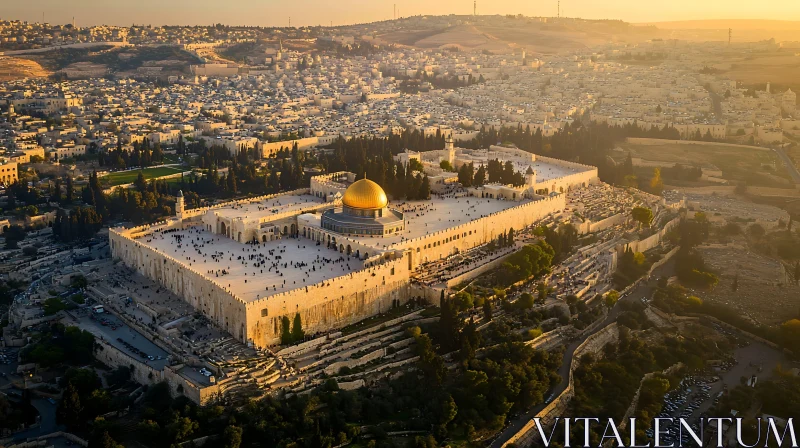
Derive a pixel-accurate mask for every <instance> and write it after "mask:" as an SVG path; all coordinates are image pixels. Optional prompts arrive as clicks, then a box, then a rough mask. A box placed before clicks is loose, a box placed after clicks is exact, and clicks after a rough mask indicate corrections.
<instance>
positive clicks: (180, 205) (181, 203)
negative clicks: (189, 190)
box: [175, 190, 185, 221]
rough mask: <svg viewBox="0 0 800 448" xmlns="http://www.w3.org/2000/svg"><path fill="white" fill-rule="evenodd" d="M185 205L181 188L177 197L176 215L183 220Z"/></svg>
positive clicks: (179, 219)
mask: <svg viewBox="0 0 800 448" xmlns="http://www.w3.org/2000/svg"><path fill="white" fill-rule="evenodd" d="M184 206H185V204H184V201H183V190H179V191H178V196H177V197H176V198H175V217H176V218H178V221H183V211H184Z"/></svg>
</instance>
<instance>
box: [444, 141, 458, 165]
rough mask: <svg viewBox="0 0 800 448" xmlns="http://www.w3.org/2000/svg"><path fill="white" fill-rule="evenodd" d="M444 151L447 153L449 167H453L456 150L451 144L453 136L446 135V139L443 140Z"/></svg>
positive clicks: (452, 143)
mask: <svg viewBox="0 0 800 448" xmlns="http://www.w3.org/2000/svg"><path fill="white" fill-rule="evenodd" d="M444 150H445V151H447V161H448V162H450V166H455V165H454V164H455V163H456V148H455V144H454V142H453V135H452V134H451V135H448V136H447V138H446V139H445V140H444Z"/></svg>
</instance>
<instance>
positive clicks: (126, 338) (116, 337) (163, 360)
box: [73, 308, 169, 370]
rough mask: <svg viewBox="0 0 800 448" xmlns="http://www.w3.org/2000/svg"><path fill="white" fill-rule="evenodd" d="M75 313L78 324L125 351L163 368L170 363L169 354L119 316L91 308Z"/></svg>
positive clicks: (157, 367)
mask: <svg viewBox="0 0 800 448" xmlns="http://www.w3.org/2000/svg"><path fill="white" fill-rule="evenodd" d="M73 315H75V316H76V318H77V320H78V325H79V326H80V327H81V328H82V329H84V330H86V331H89V332H91V333H92V334H94V335H95V337H97V338H101V339H103V340H105V341H106V342H108V343H110V344H111V345H113V346H114V347H116V348H118V349H120V350H121V351H123V352H124V353H126V354H128V355H130V356H132V357H134V358H136V359H139V360H141V361H142V362H145V363H146V364H149V365H150V366H152V367H153V368H154V369H156V370H161V369H163V368H164V366H166V365H168V364H169V360H168V357H169V354H168V353H167V352H166V351H165V350H164V349H162V348H161V347H159V346H157V345H155V344H154V343H152V342H150V341H149V340H148V339H147V338H146V337H144V336H143V335H142V334H140V333H139V332H137V331H136V330H134V329H132V328H131V327H129V326H128V325H126V324H125V323H124V322H122V321H121V320H120V319H118V318H117V317H115V316H113V315H111V314H108V313H102V314H94V313H92V311H91V309H90V308H83V309H80V310H75V311H74V312H73Z"/></svg>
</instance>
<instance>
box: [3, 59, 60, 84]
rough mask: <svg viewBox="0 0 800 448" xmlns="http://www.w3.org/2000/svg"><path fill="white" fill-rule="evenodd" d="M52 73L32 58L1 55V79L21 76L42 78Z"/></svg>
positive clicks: (9, 79) (5, 79)
mask: <svg viewBox="0 0 800 448" xmlns="http://www.w3.org/2000/svg"><path fill="white" fill-rule="evenodd" d="M48 75H50V72H48V71H47V70H45V69H44V68H42V66H41V65H39V63H38V62H35V61H31V60H30V59H22V58H13V57H0V81H11V80H14V79H19V78H40V77H43V76H48Z"/></svg>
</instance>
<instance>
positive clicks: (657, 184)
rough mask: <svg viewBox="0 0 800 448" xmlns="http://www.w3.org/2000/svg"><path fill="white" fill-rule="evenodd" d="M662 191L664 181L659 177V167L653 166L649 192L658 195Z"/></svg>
mask: <svg viewBox="0 0 800 448" xmlns="http://www.w3.org/2000/svg"><path fill="white" fill-rule="evenodd" d="M662 191H664V181H663V180H662V179H661V168H653V177H652V178H651V179H650V192H651V193H653V194H658V195H660V194H661V192H662Z"/></svg>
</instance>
